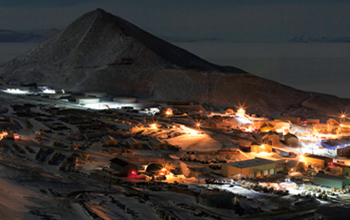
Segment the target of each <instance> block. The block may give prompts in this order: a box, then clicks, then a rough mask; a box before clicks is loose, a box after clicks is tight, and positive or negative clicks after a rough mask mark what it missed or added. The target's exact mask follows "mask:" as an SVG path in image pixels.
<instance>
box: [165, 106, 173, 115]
mask: <svg viewBox="0 0 350 220" xmlns="http://www.w3.org/2000/svg"><path fill="white" fill-rule="evenodd" d="M165 115H166V116H171V115H173V110H172V109H170V108H168V109H167V110H166V111H165Z"/></svg>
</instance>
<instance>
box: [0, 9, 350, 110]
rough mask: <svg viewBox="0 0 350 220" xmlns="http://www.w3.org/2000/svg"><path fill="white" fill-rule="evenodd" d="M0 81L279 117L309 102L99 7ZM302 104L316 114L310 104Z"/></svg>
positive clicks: (5, 71)
mask: <svg viewBox="0 0 350 220" xmlns="http://www.w3.org/2000/svg"><path fill="white" fill-rule="evenodd" d="M0 75H1V76H2V77H3V79H4V80H5V81H10V80H11V81H13V80H17V81H26V82H33V81H36V82H38V83H42V84H48V85H51V86H53V87H55V88H64V89H66V90H79V91H103V92H108V93H111V94H114V95H127V96H136V97H149V98H153V99H155V100H159V101H168V100H173V101H175V100H187V101H197V102H199V103H206V104H209V105H214V106H234V105H239V104H245V106H248V107H250V108H251V109H259V110H261V111H262V112H271V111H279V112H281V111H284V110H285V109H287V108H289V107H290V106H294V107H295V106H299V104H300V103H301V104H300V107H302V102H303V101H304V102H303V103H306V102H305V100H306V99H308V98H309V97H310V94H309V93H306V92H303V91H300V90H296V89H293V88H291V87H288V86H285V85H282V84H279V83H276V82H273V81H270V80H266V79H263V78H259V77H256V76H254V75H252V74H249V73H246V72H245V71H243V70H241V69H239V68H235V67H223V66H219V65H215V64H212V63H209V62H207V61H205V60H203V59H201V58H199V57H197V56H195V55H193V54H191V53H189V52H188V51H185V50H183V49H181V48H178V47H176V46H174V45H172V44H170V43H167V42H165V41H164V40H161V39H159V38H157V37H155V36H153V35H152V34H150V33H147V32H145V31H143V30H141V29H140V28H138V27H136V26H135V25H133V24H131V23H129V22H127V21H125V20H123V19H122V18H119V17H117V16H114V15H112V14H109V13H107V12H105V11H103V10H102V9H96V10H94V11H91V12H88V13H86V14H84V15H83V16H81V17H80V18H78V19H77V20H76V21H74V22H73V23H72V24H71V25H69V26H68V27H67V28H65V29H64V30H62V31H60V32H59V33H57V34H56V35H54V36H53V37H51V38H50V39H48V40H47V41H45V42H43V43H41V44H39V45H38V46H37V47H35V48H34V49H32V50H30V51H29V52H27V53H26V54H23V55H21V56H19V57H17V58H16V59H14V60H12V61H10V62H8V63H6V64H4V65H3V66H1V68H0ZM325 100H328V99H325ZM332 100H335V101H334V102H336V103H338V104H337V111H338V110H339V108H338V107H339V106H344V105H347V104H348V103H350V102H349V101H348V100H344V99H339V98H336V97H334V99H333V98H332ZM308 106H312V108H315V109H317V105H316V107H315V106H314V105H312V103H308ZM320 110H322V109H320Z"/></svg>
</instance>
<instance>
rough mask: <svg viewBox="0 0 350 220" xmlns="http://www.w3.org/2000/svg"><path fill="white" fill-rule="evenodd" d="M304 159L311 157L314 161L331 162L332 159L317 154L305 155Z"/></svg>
mask: <svg viewBox="0 0 350 220" xmlns="http://www.w3.org/2000/svg"><path fill="white" fill-rule="evenodd" d="M304 157H309V158H314V159H320V160H329V159H332V158H330V157H324V156H320V155H315V154H304Z"/></svg>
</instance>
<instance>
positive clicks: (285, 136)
mask: <svg viewBox="0 0 350 220" xmlns="http://www.w3.org/2000/svg"><path fill="white" fill-rule="evenodd" d="M284 138H296V139H298V137H297V136H295V135H294V134H291V133H288V134H286V135H284Z"/></svg>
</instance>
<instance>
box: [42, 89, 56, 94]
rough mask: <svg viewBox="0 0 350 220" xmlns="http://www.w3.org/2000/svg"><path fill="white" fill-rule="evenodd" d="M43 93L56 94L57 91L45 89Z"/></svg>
mask: <svg viewBox="0 0 350 220" xmlns="http://www.w3.org/2000/svg"><path fill="white" fill-rule="evenodd" d="M43 93H44V94H55V93H56V91H55V90H53V89H44V90H43Z"/></svg>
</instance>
